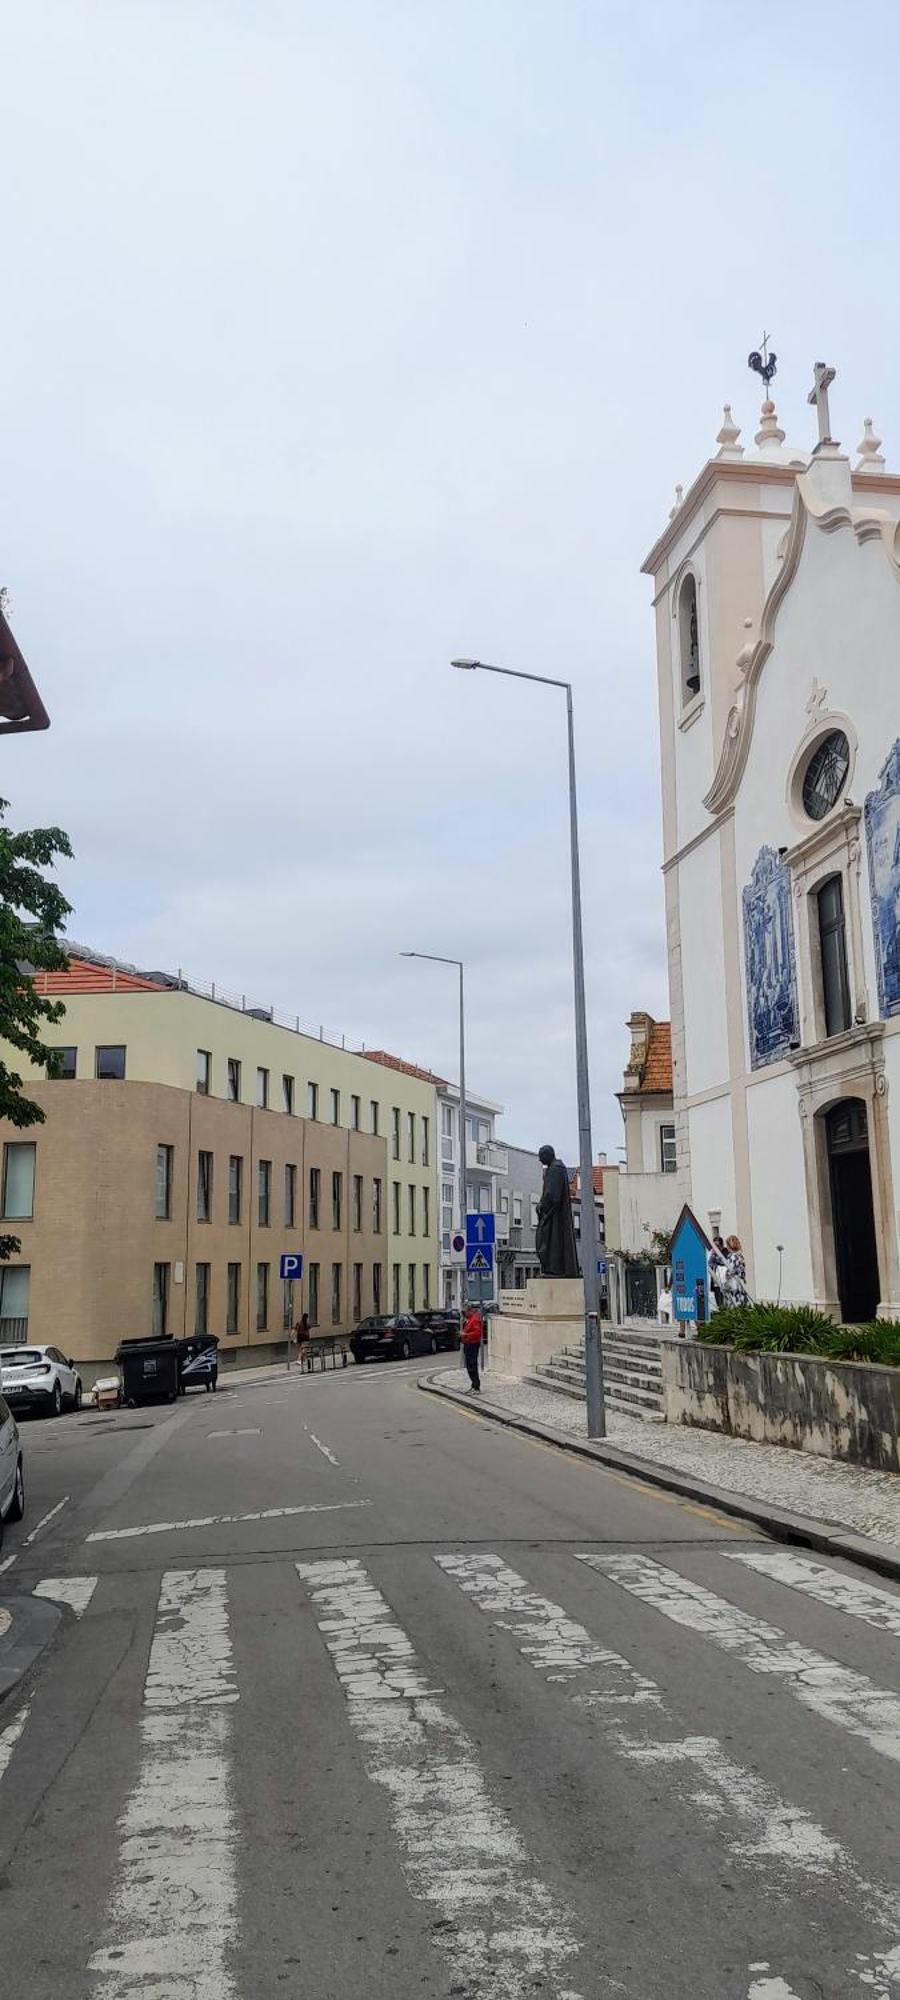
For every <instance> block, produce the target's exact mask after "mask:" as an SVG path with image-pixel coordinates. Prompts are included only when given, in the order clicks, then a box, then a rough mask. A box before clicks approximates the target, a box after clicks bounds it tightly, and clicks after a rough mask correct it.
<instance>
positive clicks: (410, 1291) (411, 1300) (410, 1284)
mask: <svg viewBox="0 0 900 2000" xmlns="http://www.w3.org/2000/svg"><path fill="white" fill-rule="evenodd" d="M406 1293H407V1311H408V1312H411V1313H414V1312H415V1310H416V1267H415V1264H410V1267H409V1270H408V1272H407V1284H406Z"/></svg>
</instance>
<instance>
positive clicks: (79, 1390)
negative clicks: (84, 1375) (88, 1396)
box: [72, 1382, 82, 1410]
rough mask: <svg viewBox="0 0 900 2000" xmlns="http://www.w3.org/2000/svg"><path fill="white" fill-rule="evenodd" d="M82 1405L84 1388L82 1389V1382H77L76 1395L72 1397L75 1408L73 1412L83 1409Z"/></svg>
mask: <svg viewBox="0 0 900 2000" xmlns="http://www.w3.org/2000/svg"><path fill="white" fill-rule="evenodd" d="M81 1403H82V1388H81V1383H80V1382H76V1384H75V1394H74V1396H73V1397H72V1408H73V1410H80V1409H81Z"/></svg>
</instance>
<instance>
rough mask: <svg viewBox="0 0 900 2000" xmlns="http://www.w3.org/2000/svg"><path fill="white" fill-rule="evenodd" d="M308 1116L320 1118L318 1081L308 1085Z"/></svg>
mask: <svg viewBox="0 0 900 2000" xmlns="http://www.w3.org/2000/svg"><path fill="white" fill-rule="evenodd" d="M306 1116H307V1118H318V1116H319V1086H318V1084H317V1083H308V1084H307V1086H306Z"/></svg>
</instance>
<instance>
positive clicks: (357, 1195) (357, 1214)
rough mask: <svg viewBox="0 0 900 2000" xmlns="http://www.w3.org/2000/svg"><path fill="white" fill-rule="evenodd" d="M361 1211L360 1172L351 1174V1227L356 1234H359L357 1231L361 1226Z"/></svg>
mask: <svg viewBox="0 0 900 2000" xmlns="http://www.w3.org/2000/svg"><path fill="white" fill-rule="evenodd" d="M362 1211H363V1177H362V1174H354V1176H353V1229H354V1231H355V1232H356V1234H357V1235H358V1234H359V1231H360V1230H361V1228H362Z"/></svg>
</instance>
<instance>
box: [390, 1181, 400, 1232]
mask: <svg viewBox="0 0 900 2000" xmlns="http://www.w3.org/2000/svg"><path fill="white" fill-rule="evenodd" d="M400 1199H401V1187H400V1182H399V1181H392V1182H391V1201H392V1204H393V1223H392V1227H393V1231H394V1235H395V1236H399V1234H400Z"/></svg>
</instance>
